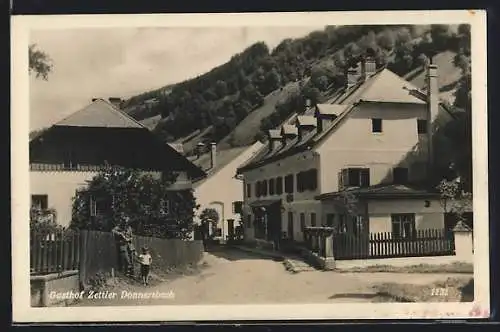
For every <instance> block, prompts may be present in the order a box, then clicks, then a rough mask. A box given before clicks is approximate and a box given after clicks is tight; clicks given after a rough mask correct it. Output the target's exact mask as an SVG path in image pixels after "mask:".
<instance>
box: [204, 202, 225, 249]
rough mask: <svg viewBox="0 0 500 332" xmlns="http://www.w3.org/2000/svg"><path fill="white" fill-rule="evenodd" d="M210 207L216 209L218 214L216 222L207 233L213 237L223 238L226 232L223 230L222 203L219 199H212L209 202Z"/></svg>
mask: <svg viewBox="0 0 500 332" xmlns="http://www.w3.org/2000/svg"><path fill="white" fill-rule="evenodd" d="M208 207H209V208H210V209H214V210H215V211H217V214H218V215H219V220H218V221H217V224H216V225H214V226H213V228H212V229H210V230H209V235H211V236H213V237H214V239H219V241H220V240H222V241H223V240H224V239H225V236H226V234H225V233H226V232H225V230H224V224H225V222H224V203H223V202H220V201H214V202H210V204H209V206H208Z"/></svg>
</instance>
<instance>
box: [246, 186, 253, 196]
mask: <svg viewBox="0 0 500 332" xmlns="http://www.w3.org/2000/svg"><path fill="white" fill-rule="evenodd" d="M247 197H248V198H250V197H252V186H251V185H250V184H247Z"/></svg>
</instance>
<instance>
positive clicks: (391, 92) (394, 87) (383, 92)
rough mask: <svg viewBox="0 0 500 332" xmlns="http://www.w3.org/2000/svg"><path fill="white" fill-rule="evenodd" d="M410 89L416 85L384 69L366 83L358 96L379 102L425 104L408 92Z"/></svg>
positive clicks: (364, 99) (365, 99)
mask: <svg viewBox="0 0 500 332" xmlns="http://www.w3.org/2000/svg"><path fill="white" fill-rule="evenodd" d="M411 89H416V87H415V86H414V85H413V84H411V83H410V82H408V81H406V80H404V79H403V78H402V77H399V76H398V75H396V74H394V73H393V72H392V71H390V70H388V69H384V70H382V71H381V72H380V73H379V74H378V75H377V76H376V77H375V78H374V80H373V81H372V82H371V84H369V85H367V87H366V88H365V89H364V91H363V92H362V93H361V94H360V95H359V97H358V98H359V99H361V100H363V101H371V102H381V103H411V104H425V101H422V100H421V99H419V98H416V97H415V96H412V95H411V94H410V93H408V91H409V90H411Z"/></svg>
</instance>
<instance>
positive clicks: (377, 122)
mask: <svg viewBox="0 0 500 332" xmlns="http://www.w3.org/2000/svg"><path fill="white" fill-rule="evenodd" d="M381 132H382V119H372V133H381Z"/></svg>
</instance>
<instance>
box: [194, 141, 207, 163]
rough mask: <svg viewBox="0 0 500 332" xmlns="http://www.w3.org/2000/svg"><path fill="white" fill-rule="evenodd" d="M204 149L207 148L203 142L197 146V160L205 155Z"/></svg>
mask: <svg viewBox="0 0 500 332" xmlns="http://www.w3.org/2000/svg"><path fill="white" fill-rule="evenodd" d="M204 148H205V144H203V143H202V142H199V143H198V144H196V159H199V158H200V157H201V155H202V154H203V150H204Z"/></svg>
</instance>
